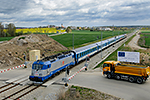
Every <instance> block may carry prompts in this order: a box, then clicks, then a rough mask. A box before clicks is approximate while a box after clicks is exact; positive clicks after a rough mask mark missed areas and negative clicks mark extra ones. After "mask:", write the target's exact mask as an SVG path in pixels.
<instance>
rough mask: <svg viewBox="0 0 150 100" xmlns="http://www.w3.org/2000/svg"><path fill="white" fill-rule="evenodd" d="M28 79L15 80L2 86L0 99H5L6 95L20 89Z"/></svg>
mask: <svg viewBox="0 0 150 100" xmlns="http://www.w3.org/2000/svg"><path fill="white" fill-rule="evenodd" d="M27 81H28V79H27V78H25V79H17V80H15V81H13V82H10V83H8V84H6V85H3V86H1V87H0V99H3V97H5V96H6V95H7V94H10V93H12V92H14V91H16V90H17V89H19V88H20V87H22V84H23V83H25V82H27Z"/></svg>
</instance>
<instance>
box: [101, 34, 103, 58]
mask: <svg viewBox="0 0 150 100" xmlns="http://www.w3.org/2000/svg"><path fill="white" fill-rule="evenodd" d="M102 37H103V36H102V32H101V59H102Z"/></svg>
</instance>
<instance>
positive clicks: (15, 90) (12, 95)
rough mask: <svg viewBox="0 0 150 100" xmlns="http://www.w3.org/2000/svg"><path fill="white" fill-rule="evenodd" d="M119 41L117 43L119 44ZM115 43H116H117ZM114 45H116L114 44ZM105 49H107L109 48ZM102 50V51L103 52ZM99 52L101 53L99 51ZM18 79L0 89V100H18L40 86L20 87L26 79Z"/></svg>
mask: <svg viewBox="0 0 150 100" xmlns="http://www.w3.org/2000/svg"><path fill="white" fill-rule="evenodd" d="M120 41H121V40H119V41H118V42H120ZM118 42H117V43H118ZM114 44H116V43H114ZM114 44H112V45H110V46H109V47H111V46H113V45H114ZM109 47H107V48H109ZM107 48H104V49H103V50H102V51H104V50H105V49H107ZM100 52H101V51H100ZM20 80H21V79H18V80H16V81H14V82H12V83H9V84H6V85H3V86H1V87H0V99H1V100H7V99H12V100H18V99H20V98H22V97H24V96H25V95H27V94H29V93H31V92H32V91H34V90H36V89H38V88H39V87H40V86H41V85H42V84H40V85H37V86H35V85H34V84H30V85H26V86H21V83H23V82H25V81H27V80H28V79H25V80H21V81H20ZM17 81H19V82H18V83H16V84H14V83H15V82H17Z"/></svg>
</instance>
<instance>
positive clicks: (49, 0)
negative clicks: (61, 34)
mask: <svg viewBox="0 0 150 100" xmlns="http://www.w3.org/2000/svg"><path fill="white" fill-rule="evenodd" d="M0 4H1V6H0V21H1V22H3V23H9V22H14V23H15V25H16V26H42V25H48V24H54V25H60V24H61V23H64V25H66V26H68V25H78V26H95V25H113V24H116V25H124V24H136V23H137V24H144V23H147V22H145V21H149V22H150V18H149V16H150V11H149V9H150V1H149V0H142V1H141V0H133V1H131V0H1V2H0Z"/></svg>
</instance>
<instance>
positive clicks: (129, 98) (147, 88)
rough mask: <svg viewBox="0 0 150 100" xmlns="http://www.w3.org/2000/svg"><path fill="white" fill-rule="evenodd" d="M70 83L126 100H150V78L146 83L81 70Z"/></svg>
mask: <svg viewBox="0 0 150 100" xmlns="http://www.w3.org/2000/svg"><path fill="white" fill-rule="evenodd" d="M69 84H74V85H79V86H85V87H88V88H93V89H96V90H98V91H101V92H104V93H108V94H111V95H114V96H117V97H120V98H123V99H125V100H150V80H148V81H146V82H145V83H144V84H137V83H130V82H128V81H125V80H115V79H107V78H106V77H104V76H103V75H102V72H100V71H96V72H81V73H79V74H78V75H77V76H76V77H75V78H74V79H73V80H71V81H70V82H69Z"/></svg>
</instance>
